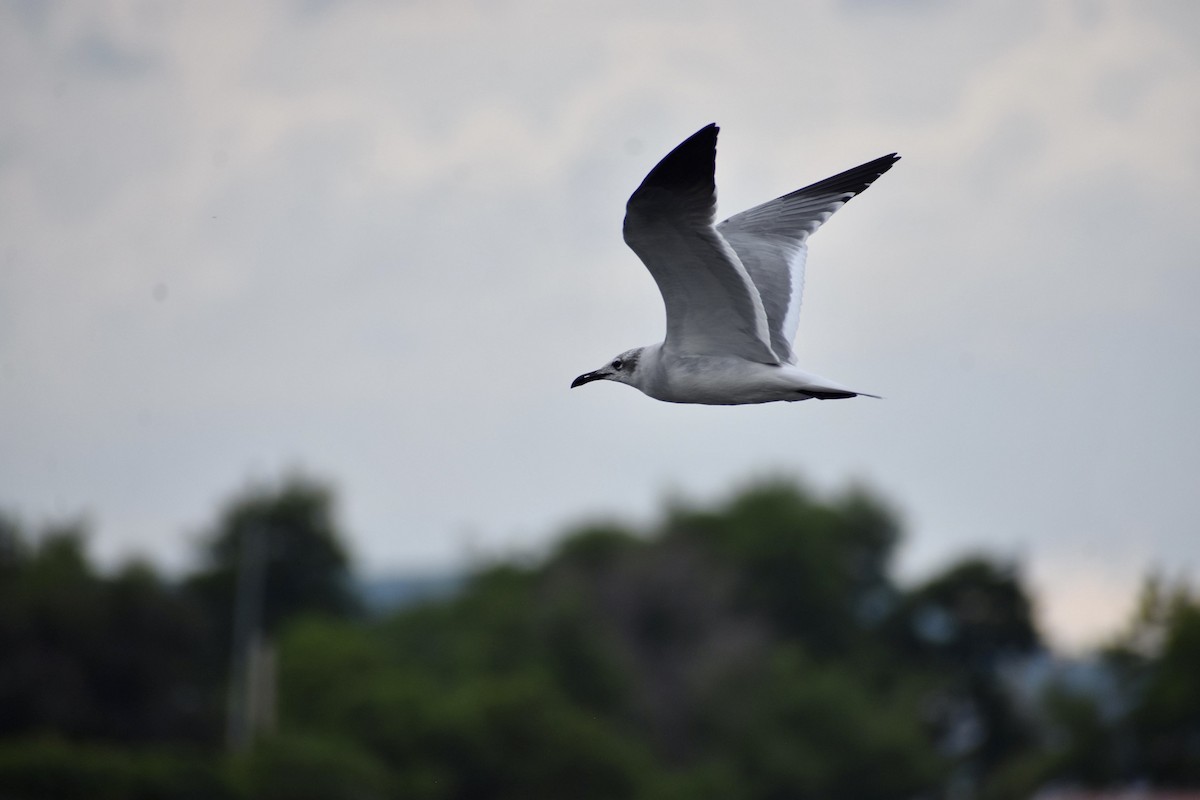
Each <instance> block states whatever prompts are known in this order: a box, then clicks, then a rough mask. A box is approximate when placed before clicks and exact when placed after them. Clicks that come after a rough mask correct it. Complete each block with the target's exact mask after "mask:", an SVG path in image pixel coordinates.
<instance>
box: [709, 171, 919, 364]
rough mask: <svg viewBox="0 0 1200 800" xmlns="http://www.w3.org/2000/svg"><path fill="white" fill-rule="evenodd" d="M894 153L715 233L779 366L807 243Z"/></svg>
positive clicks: (800, 289) (791, 328)
mask: <svg viewBox="0 0 1200 800" xmlns="http://www.w3.org/2000/svg"><path fill="white" fill-rule="evenodd" d="M898 160H900V157H899V156H898V155H896V154H895V153H892V154H891V155H886V156H883V157H882V158H877V159H875V160H874V161H868V162H867V163H866V164H862V165H860V166H857V167H854V168H853V169H848V170H846V171H845V172H842V173H840V174H838V175H834V176H833V177H832V178H826V179H825V180H823V181H818V182H817V183H814V184H812V185H811V186H805V187H804V188H803V189H797V190H796V191H794V192H792V193H791V194H785V195H784V196H783V197H778V198H776V199H774V200H771V201H769V202H766V203H763V204H762V205H760V206H755V207H754V208H752V209H750V210H749V211H743V212H742V213H740V214H735V215H734V216H732V217H730V218H729V219H727V220H725V221H724V222H722V223H721V224H719V225H717V231H718V232H719V233H720V234H721V236H723V237H724V238H725V241H727V242H728V243H729V245H730V247H732V248H733V250H734V252H735V253H737V255H738V258H739V259H740V260H741V262H742V265H743V266H744V267H745V268H746V272H747V273H748V274H749V275H750V279H751V280H752V281H754V285H755V286H756V287H757V288H758V294H759V297H761V298H762V304H763V310H764V311H765V312H766V315H767V328H768V330H769V331H770V336H771V349H772V350H773V351H774V352H775V355H776V356H778V357H779V360H780V361H785V362H792V361H794V360H795V356H794V355H793V353H792V340H794V339H795V338H796V324H797V322H798V321H799V318H800V300H801V298H802V297H803V295H804V262H805V260H806V258H807V256H808V245H807V244H806V241H807V239H808V237H809V235H810V234H812V233H813V232H814V231H816V229H817V228H819V227H821V224H822V223H823V222H825V220H827V219H829V217H830V216H832V215H833V212H835V211H837V210H838V209H839V208H841V207H842V206H844V205H845V204H846V203H847V202H848V201H849V200H850V198H852V197H854V196H855V195H857V194H859V193H860V192H862V191H863V190H864V189H866V188H867V187H868V186H870V185H871V184H872V183H873V182H874V181H875V179H876V178H878V177H879V176H880V175H882V174H883V173H885V172H887V171H888V170H889V169H891V168H892V165H893V164H895V163H896V162H897V161H898Z"/></svg>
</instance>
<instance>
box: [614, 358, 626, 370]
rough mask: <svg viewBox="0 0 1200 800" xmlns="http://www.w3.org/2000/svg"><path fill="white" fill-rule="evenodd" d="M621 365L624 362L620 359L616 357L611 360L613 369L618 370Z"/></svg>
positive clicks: (623, 364)
mask: <svg viewBox="0 0 1200 800" xmlns="http://www.w3.org/2000/svg"><path fill="white" fill-rule="evenodd" d="M623 366H625V362H624V361H622V360H621V359H619V358H617V359H614V360H613V363H612V368H613V369H616V370H619V369H620V368H621V367H623Z"/></svg>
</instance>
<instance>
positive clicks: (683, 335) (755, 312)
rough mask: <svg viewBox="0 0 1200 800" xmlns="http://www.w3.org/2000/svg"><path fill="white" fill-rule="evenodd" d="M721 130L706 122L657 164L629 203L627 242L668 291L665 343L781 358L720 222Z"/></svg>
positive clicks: (688, 349)
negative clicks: (716, 177)
mask: <svg viewBox="0 0 1200 800" xmlns="http://www.w3.org/2000/svg"><path fill="white" fill-rule="evenodd" d="M717 132H718V129H717V126H716V125H709V126H707V127H705V128H703V129H701V130H700V131H698V132H697V133H695V134H693V135H692V136H691V137H690V138H688V139H687V140H686V141H684V142H683V143H682V144H680V145H679V146H678V147H676V148H675V149H674V150H672V151H671V152H670V153H669V154H667V156H666V157H665V158H663V160H662V161H660V162H659V163H658V165H657V166H655V167H654V169H653V170H651V171H650V173H649V174H648V175H647V176H646V178H645V180H643V181H642V184H641V185H640V186H639V187H638V188H637V191H635V192H634V193H633V195H632V196H631V197H630V198H629V203H628V205H627V206H626V213H625V225H624V235H625V242H626V243H627V244H628V245H629V247H630V248H632V250H633V251H634V252H635V253H637V254H638V257H639V258H641V260H642V262H643V263H644V264H645V265H646V268H647V269H648V270H649V271H650V274H651V275H652V276H653V277H654V280H655V282H656V283H657V284H658V289H659V292H660V293H661V294H662V297H663V304H664V305H665V306H666V313H667V334H666V337H665V338H664V340H663V346H664V348H667V349H670V350H673V351H675V352H678V353H688V354H706V355H737V356H740V357H742V358H745V359H748V360H751V361H758V362H760V363H767V364H775V363H779V359H778V358H777V357H776V355H775V351H774V350H773V349H772V347H771V345H770V333H769V330H768V323H767V315H766V311H765V310H764V308H763V305H762V300H761V299H760V298H759V293H758V289H757V288H756V286H755V284H754V282H753V281H752V280H751V278H750V275H749V273H747V271H746V268H745V267H744V266H743V265H742V262H741V260H740V259H739V258H738V256H737V253H736V252H735V251H734V249H733V248H732V247H731V246H730V245H729V243H728V242H726V241H725V239H724V238H723V237H722V236H721V235H720V234H719V233H717V230H716V228H715V227H714V226H713V221H714V219H715V214H716V199H717V195H716V184H715V180H714V173H715V166H716V147H717Z"/></svg>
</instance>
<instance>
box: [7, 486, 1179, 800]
mask: <svg viewBox="0 0 1200 800" xmlns="http://www.w3.org/2000/svg"><path fill="white" fill-rule="evenodd" d="M85 528H86V526H85V525H83V524H81V523H71V524H60V525H57V526H50V527H47V528H45V529H42V530H38V531H32V530H28V529H25V528H24V527H22V526H21V525H20V524H18V523H17V522H15V521H14V520H12V519H10V518H4V519H3V520H0V797H3V798H30V799H32V798H56V799H59V800H66V799H68V798H114V799H116V798H205V799H206V800H207V799H209V798H216V799H219V798H238V799H241V798H245V799H247V800H248V799H249V798H279V799H280V800H304V798H314V799H323V798H328V799H330V800H333V799H334V798H413V799H414V800H424V799H426V798H428V799H429V800H435V799H436V800H491V799H495V800H501V799H503V800H537V799H539V798H547V799H550V798H554V799H558V798H572V799H573V800H588V799H589V798H596V799H597V800H599V799H600V798H646V799H650V798H654V799H656V800H657V799H658V798H663V799H665V800H670V799H671V798H680V800H683V799H684V798H687V799H688V800H693V799H696V798H700V799H703V798H713V800H717V799H718V798H719V799H720V800H741V799H742V798H744V799H745V800H787V799H792V798H855V799H856V800H872V798H880V800H883V799H884V798H887V800H894V799H895V798H918V797H920V798H941V797H954V798H970V797H978V798H997V799H999V798H1018V797H1028V796H1030V795H1031V794H1032V793H1033V792H1034V791H1035V790H1037V789H1038V788H1044V787H1047V786H1054V785H1059V784H1061V785H1072V786H1093V787H1094V786H1113V785H1128V784H1131V783H1140V784H1142V785H1146V784H1150V785H1157V786H1173V787H1181V786H1197V785H1200V598H1198V597H1197V596H1196V595H1194V594H1191V593H1189V592H1188V591H1187V590H1186V589H1184V588H1180V587H1174V588H1168V587H1164V585H1163V583H1162V582H1161V581H1155V580H1148V582H1147V589H1146V592H1145V595H1144V598H1143V603H1142V607H1141V608H1140V609H1139V611H1138V613H1137V615H1136V616H1135V618H1134V619H1132V620H1130V622H1129V625H1128V627H1127V629H1126V630H1124V631H1122V632H1119V633H1115V634H1114V637H1113V640H1112V643H1111V645H1110V646H1108V647H1106V648H1104V649H1103V650H1102V651H1099V652H1097V653H1095V654H1094V655H1093V656H1092V657H1091V658H1090V659H1088V660H1086V661H1085V662H1082V665H1081V664H1077V665H1076V668H1075V669H1074V670H1071V669H1058V668H1056V667H1055V666H1054V665H1055V664H1057V663H1059V662H1056V661H1055V660H1053V659H1051V658H1050V657H1049V655H1048V654H1047V653H1046V652H1045V646H1044V643H1043V641H1042V638H1041V636H1040V634H1039V632H1038V630H1037V628H1036V625H1035V621H1034V618H1033V616H1032V613H1031V607H1030V606H1031V603H1030V597H1029V592H1028V590H1027V587H1026V586H1025V585H1024V583H1023V578H1022V575H1021V572H1020V570H1019V569H1018V568H1017V566H1016V565H1014V564H1011V563H1007V562H1004V561H1001V560H997V559H994V558H987V557H973V558H967V559H964V560H962V561H960V562H958V563H955V564H953V565H951V566H949V567H948V568H946V569H945V571H944V572H942V573H941V574H938V575H936V576H934V577H932V578H931V579H929V580H928V581H927V582H925V583H923V584H921V585H917V586H904V585H900V584H899V583H898V582H897V580H896V578H895V576H894V575H893V568H892V562H893V556H894V554H895V551H896V548H897V546H898V544H899V541H900V534H899V528H898V523H897V520H896V517H895V515H894V514H893V513H891V512H890V511H889V510H888V508H887V507H886V505H885V504H884V503H883V502H882V501H881V500H880V499H879V498H877V497H875V496H873V495H872V494H870V493H868V492H866V491H864V490H860V489H851V490H848V491H846V492H844V493H843V494H840V495H838V496H833V497H820V496H816V495H814V494H813V493H811V492H809V491H807V490H805V489H804V488H803V487H802V486H799V485H797V484H795V483H791V482H785V481H779V482H766V483H760V484H758V485H753V486H751V487H749V488H746V489H745V490H743V491H741V492H740V493H737V494H736V495H734V496H733V497H732V499H730V500H728V501H727V502H725V503H724V504H721V505H717V506H712V507H694V506H691V505H687V504H676V505H674V506H673V507H670V508H668V509H667V510H666V511H665V513H664V515H663V520H662V521H661V522H660V523H659V524H657V525H655V526H653V527H651V528H648V529H632V528H627V527H623V526H621V525H616V524H613V525H596V526H592V527H585V528H583V529H577V530H573V531H569V532H566V533H565V534H564V536H563V537H562V538H561V540H560V544H559V545H558V547H557V549H556V550H555V551H554V552H552V553H551V554H549V555H548V556H546V557H544V558H541V559H537V560H527V561H520V560H514V561H508V562H497V563H491V564H487V565H482V566H477V567H476V568H475V569H474V571H473V572H472V574H471V575H470V576H469V578H468V579H467V580H466V582H465V583H464V585H463V586H462V588H461V589H460V590H459V591H457V592H456V593H455V594H454V595H453V596H451V597H449V598H444V599H440V600H436V601H429V602H426V603H423V604H418V605H414V606H411V607H408V608H403V609H400V610H395V611H391V612H388V613H384V614H379V613H374V614H372V613H368V612H367V611H366V610H365V609H364V607H363V606H362V604H361V603H360V601H359V596H358V593H357V591H356V590H355V584H354V583H353V575H352V569H351V564H350V561H349V559H348V556H347V553H346V550H345V548H344V536H343V533H342V531H340V530H339V528H338V523H337V520H336V518H335V514H334V497H333V495H332V492H331V491H330V490H329V489H328V487H326V486H324V485H323V484H321V483H319V482H315V481H312V480H309V479H304V478H294V479H289V480H287V481H285V482H283V483H282V484H281V485H278V486H274V487H268V488H261V487H260V488H259V489H255V490H248V491H247V492H245V493H243V494H241V495H239V496H237V497H235V498H233V499H232V500H231V501H230V502H229V503H228V505H227V506H226V507H224V508H223V509H222V510H221V511H220V512H219V513H218V515H217V518H216V521H215V522H214V523H213V525H212V528H211V529H210V530H209V531H207V532H206V533H205V535H204V537H203V557H202V558H201V559H200V560H199V563H198V565H197V566H196V568H195V570H194V571H193V572H192V573H191V574H188V575H186V576H184V577H182V578H174V579H167V578H165V577H164V576H162V575H160V574H158V573H157V572H156V571H155V569H153V568H152V567H151V566H149V565H147V564H137V563H135V564H130V565H128V566H126V567H124V568H122V569H120V570H118V571H116V572H115V573H104V572H101V571H98V569H97V568H96V566H95V565H93V564H92V563H90V562H89V559H88V556H87V554H86V548H85V546H84V545H85V540H86V530H85ZM254 531H258V532H259V534H258V535H260V536H262V537H264V539H263V542H262V546H263V554H262V559H263V560H262V564H263V567H264V568H263V572H262V576H261V578H262V581H261V587H260V588H262V589H263V590H264V591H263V594H262V599H261V601H260V603H259V605H258V606H257V607H256V609H255V618H256V619H257V620H259V627H260V629H261V632H262V634H263V636H264V637H266V639H267V640H269V641H271V642H273V643H274V648H275V653H276V658H275V664H276V667H275V681H274V683H275V684H276V687H277V688H276V694H277V699H276V700H275V701H274V702H275V705H276V708H274V713H273V714H272V715H270V716H271V717H273V719H274V721H273V723H271V724H269V725H268V726H267V727H268V729H267V730H264V731H262V732H260V733H259V734H258V735H257V737H256V738H255V739H254V741H253V742H252V743H251V745H250V746H248V747H246V748H241V749H239V750H238V751H235V752H231V751H230V749H229V747H228V739H227V736H228V730H229V729H228V720H227V713H228V711H229V709H230V708H231V706H230V703H229V699H228V688H229V681H230V674H231V671H234V670H233V667H232V665H233V664H234V662H233V660H232V656H231V646H232V645H231V643H232V641H233V640H234V638H235V634H234V622H233V620H234V616H235V615H234V605H235V597H236V595H237V587H238V583H239V581H243V589H244V586H245V583H244V580H243V577H241V576H240V575H239V563H240V561H241V559H243V558H244V557H245V554H246V553H247V552H248V549H247V547H246V543H247V542H246V537H247V536H250V535H253V534H252V532H254ZM1039 665H1041V666H1040V667H1039ZM1039 670H1040V671H1039ZM1039 676H1040V677H1039Z"/></svg>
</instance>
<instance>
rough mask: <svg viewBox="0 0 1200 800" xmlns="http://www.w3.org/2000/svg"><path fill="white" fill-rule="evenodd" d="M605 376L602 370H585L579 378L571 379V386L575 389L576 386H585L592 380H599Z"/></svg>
mask: <svg viewBox="0 0 1200 800" xmlns="http://www.w3.org/2000/svg"><path fill="white" fill-rule="evenodd" d="M603 377H604V373H603V372H601V371H596V372H585V373H583V374H582V375H580V376H579V377H578V378H576V379H575V380H573V381H571V388H572V389H574V388H575V387H576V386H583V385H584V384H585V383H591V382H592V381H598V380H600V379H601V378H603Z"/></svg>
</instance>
